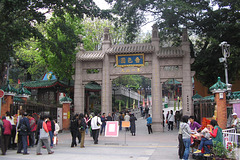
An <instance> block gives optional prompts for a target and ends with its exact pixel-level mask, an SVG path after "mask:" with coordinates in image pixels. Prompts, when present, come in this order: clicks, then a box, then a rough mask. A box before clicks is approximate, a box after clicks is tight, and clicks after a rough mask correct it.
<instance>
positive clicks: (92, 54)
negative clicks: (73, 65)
mask: <svg viewBox="0 0 240 160" xmlns="http://www.w3.org/2000/svg"><path fill="white" fill-rule="evenodd" d="M103 57H104V53H103V52H102V51H86V52H84V53H82V54H80V55H79V56H78V57H77V59H78V60H81V61H95V60H102V59H103Z"/></svg>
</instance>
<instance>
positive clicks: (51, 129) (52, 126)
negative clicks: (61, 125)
mask: <svg viewBox="0 0 240 160" xmlns="http://www.w3.org/2000/svg"><path fill="white" fill-rule="evenodd" d="M47 128H48V131H49V132H48V133H49V136H50V142H51V143H50V146H51V147H53V133H54V131H55V124H54V122H53V121H52V118H51V117H49V118H48V119H47Z"/></svg>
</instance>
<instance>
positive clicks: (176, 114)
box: [174, 111, 182, 129]
mask: <svg viewBox="0 0 240 160" xmlns="http://www.w3.org/2000/svg"><path fill="white" fill-rule="evenodd" d="M181 117H182V116H181V114H180V112H179V111H176V112H175V118H174V119H175V124H176V128H177V129H179V125H180V120H181Z"/></svg>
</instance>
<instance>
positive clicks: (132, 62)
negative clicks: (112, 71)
mask: <svg viewBox="0 0 240 160" xmlns="http://www.w3.org/2000/svg"><path fill="white" fill-rule="evenodd" d="M116 63H117V66H118V67H129V66H133V67H134V66H144V54H143V53H141V54H121V55H116Z"/></svg>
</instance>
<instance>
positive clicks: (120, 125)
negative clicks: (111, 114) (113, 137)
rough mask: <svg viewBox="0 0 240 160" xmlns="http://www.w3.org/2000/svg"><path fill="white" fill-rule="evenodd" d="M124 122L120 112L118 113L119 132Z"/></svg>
mask: <svg viewBox="0 0 240 160" xmlns="http://www.w3.org/2000/svg"><path fill="white" fill-rule="evenodd" d="M123 120H124V118H123V115H122V112H120V113H119V116H118V122H119V131H121V130H122V121H123Z"/></svg>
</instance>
